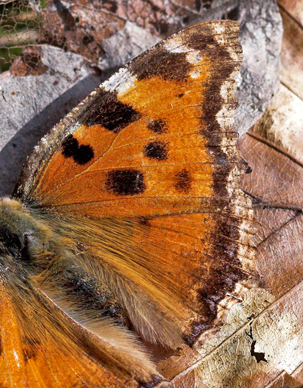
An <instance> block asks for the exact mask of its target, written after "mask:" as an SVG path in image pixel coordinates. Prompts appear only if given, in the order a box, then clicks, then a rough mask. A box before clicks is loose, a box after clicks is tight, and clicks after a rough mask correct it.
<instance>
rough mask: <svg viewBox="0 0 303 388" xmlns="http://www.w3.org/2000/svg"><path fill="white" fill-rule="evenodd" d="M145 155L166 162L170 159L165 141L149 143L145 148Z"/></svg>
mask: <svg viewBox="0 0 303 388" xmlns="http://www.w3.org/2000/svg"><path fill="white" fill-rule="evenodd" d="M143 155H144V156H146V157H147V158H151V159H157V160H166V159H167V158H168V150H167V144H166V143H164V142H163V141H154V142H151V143H148V144H147V145H146V146H145V147H144V150H143Z"/></svg>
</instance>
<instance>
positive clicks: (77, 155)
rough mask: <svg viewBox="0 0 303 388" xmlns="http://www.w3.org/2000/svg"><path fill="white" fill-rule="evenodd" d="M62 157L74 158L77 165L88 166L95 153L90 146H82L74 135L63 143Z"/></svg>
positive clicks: (69, 136)
mask: <svg viewBox="0 0 303 388" xmlns="http://www.w3.org/2000/svg"><path fill="white" fill-rule="evenodd" d="M62 155H63V156H65V157H66V158H73V159H74V161H75V162H76V163H77V164H86V163H88V162H90V161H91V160H92V159H93V157H94V151H93V149H92V147H91V146H90V145H83V144H82V145H80V146H79V142H78V140H77V139H76V138H74V136H73V135H68V136H67V137H66V138H65V139H64V140H63V142H62Z"/></svg>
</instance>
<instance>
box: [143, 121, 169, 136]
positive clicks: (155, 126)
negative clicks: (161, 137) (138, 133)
mask: <svg viewBox="0 0 303 388" xmlns="http://www.w3.org/2000/svg"><path fill="white" fill-rule="evenodd" d="M147 128H148V129H150V130H152V131H153V132H155V133H158V134H161V133H164V132H166V131H167V124H166V122H165V121H164V120H161V119H158V120H151V121H150V122H149V123H148V124H147Z"/></svg>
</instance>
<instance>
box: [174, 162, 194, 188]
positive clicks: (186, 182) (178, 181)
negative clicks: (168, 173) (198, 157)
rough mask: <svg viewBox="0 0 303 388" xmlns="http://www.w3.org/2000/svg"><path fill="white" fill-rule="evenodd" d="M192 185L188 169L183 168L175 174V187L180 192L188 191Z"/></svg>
mask: <svg viewBox="0 0 303 388" xmlns="http://www.w3.org/2000/svg"><path fill="white" fill-rule="evenodd" d="M191 185H192V177H191V176H190V173H189V171H187V170H186V169H185V168H183V169H182V170H181V171H178V172H177V173H176V174H175V183H174V186H175V189H176V190H177V191H179V192H180V193H188V191H189V190H190V188H191Z"/></svg>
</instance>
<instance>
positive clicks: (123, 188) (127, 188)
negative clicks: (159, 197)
mask: <svg viewBox="0 0 303 388" xmlns="http://www.w3.org/2000/svg"><path fill="white" fill-rule="evenodd" d="M105 187H106V190H107V191H109V192H111V193H114V194H115V195H136V194H141V193H143V192H144V190H145V184H144V175H143V174H142V172H141V171H139V170H133V169H124V170H113V171H110V172H109V173H108V175H107V179H106V181H105Z"/></svg>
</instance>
